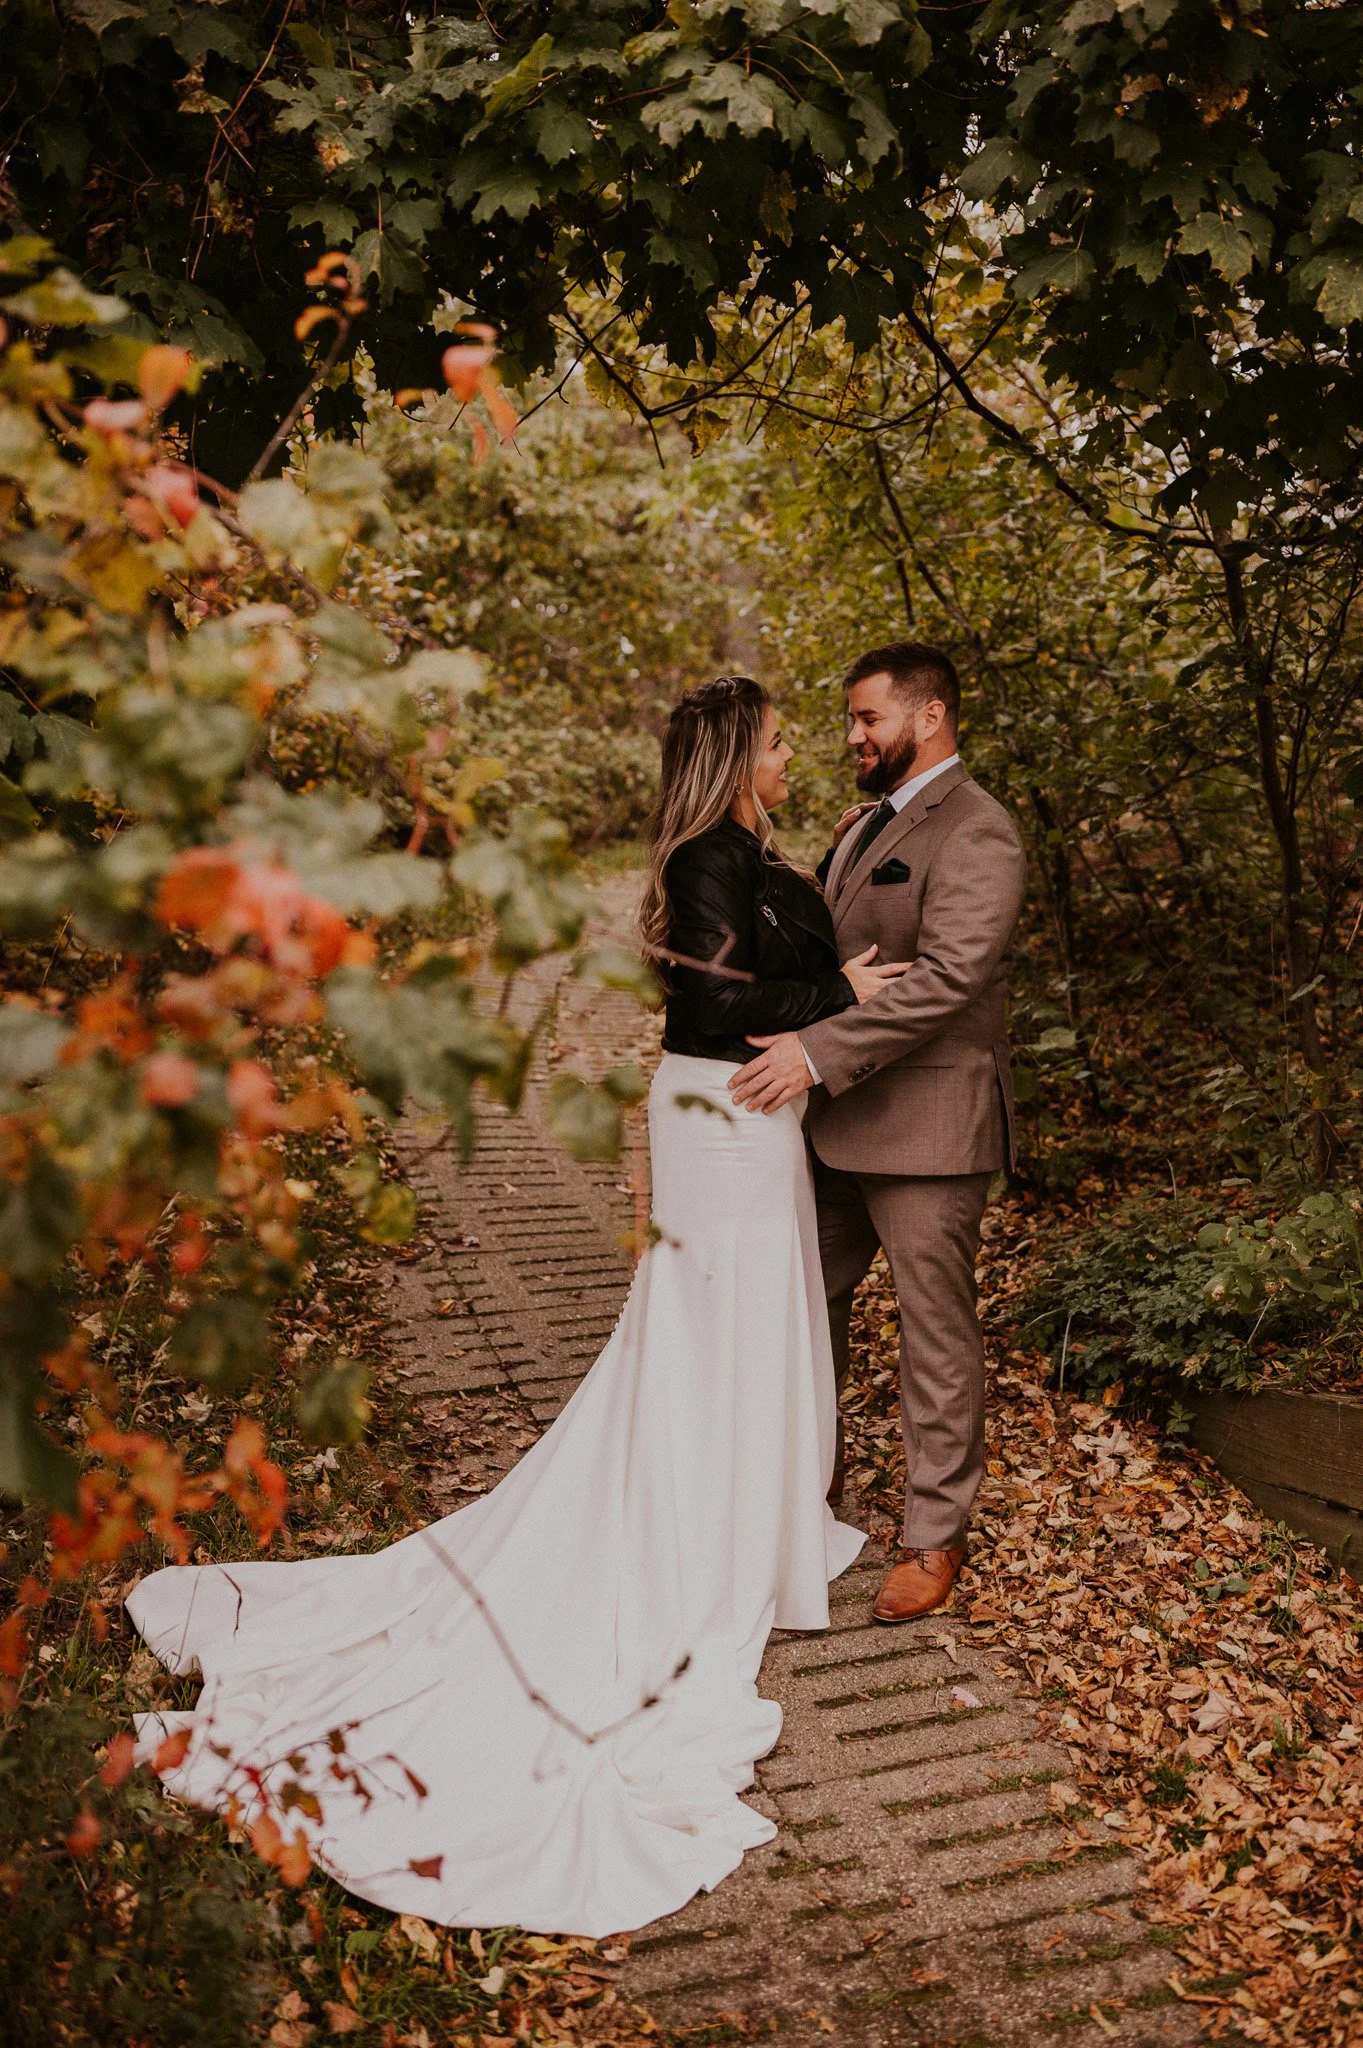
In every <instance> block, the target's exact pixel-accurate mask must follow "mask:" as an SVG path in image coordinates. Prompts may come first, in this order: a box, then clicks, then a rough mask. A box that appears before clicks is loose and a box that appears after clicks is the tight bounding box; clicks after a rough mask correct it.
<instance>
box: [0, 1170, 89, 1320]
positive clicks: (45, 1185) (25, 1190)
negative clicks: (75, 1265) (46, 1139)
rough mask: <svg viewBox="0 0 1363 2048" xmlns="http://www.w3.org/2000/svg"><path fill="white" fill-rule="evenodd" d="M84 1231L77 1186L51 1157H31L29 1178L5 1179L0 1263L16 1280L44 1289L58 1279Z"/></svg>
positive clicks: (0, 1186)
mask: <svg viewBox="0 0 1363 2048" xmlns="http://www.w3.org/2000/svg"><path fill="white" fill-rule="evenodd" d="M80 1230H81V1207H80V1198H79V1196H78V1194H77V1192H76V1183H75V1181H74V1180H73V1179H72V1178H71V1175H70V1174H69V1173H68V1172H67V1171H66V1169H65V1167H63V1166H58V1164H57V1162H56V1161H55V1160H54V1159H53V1158H52V1157H51V1155H50V1153H47V1152H44V1151H41V1150H39V1151H35V1152H33V1153H32V1154H31V1155H30V1157H29V1160H28V1177H27V1179H25V1180H20V1181H9V1180H6V1181H0V1265H3V1266H6V1267H8V1269H9V1271H10V1272H11V1273H12V1274H13V1275H14V1277H15V1279H16V1280H20V1281H22V1282H24V1283H25V1285H27V1286H40V1285H42V1283H43V1282H45V1281H48V1280H51V1279H52V1278H54V1276H55V1275H56V1274H57V1273H58V1272H60V1270H61V1268H62V1266H63V1265H64V1264H65V1261H66V1255H67V1253H68V1251H69V1250H70V1248H71V1246H72V1245H73V1244H74V1243H75V1241H76V1239H77V1238H78V1237H79V1235H80Z"/></svg>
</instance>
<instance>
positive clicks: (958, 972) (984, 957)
mask: <svg viewBox="0 0 1363 2048" xmlns="http://www.w3.org/2000/svg"><path fill="white" fill-rule="evenodd" d="M1026 881H1027V862H1026V856H1025V855H1024V853H1023V851H1022V846H1021V843H1020V841H1019V839H1018V836H1017V833H1016V831H1015V830H1014V829H1013V825H1012V822H1011V820H1010V819H1009V818H1008V816H1007V815H1006V813H1004V812H1002V811H998V812H993V813H989V814H986V815H985V816H984V817H983V818H976V819H973V820H972V821H971V823H970V825H969V826H968V827H966V828H964V829H962V830H959V831H956V832H953V833H952V834H951V835H950V837H949V838H948V839H946V840H945V841H944V842H943V843H942V845H941V846H940V847H939V848H938V850H937V854H936V857H935V859H934V860H933V863H932V870H931V873H930V874H929V876H928V879H927V885H926V887H925V889H924V892H923V908H922V918H921V922H920V924H919V931H918V957H917V958H916V959H915V960H914V961H913V962H912V964H911V965H910V967H909V968H908V970H907V972H906V973H904V974H902V975H901V976H900V977H899V979H898V980H897V981H892V982H889V983H887V985H886V986H885V988H883V989H882V990H881V992H880V994H879V995H877V996H873V997H872V999H871V1001H870V1002H869V1003H859V1004H858V1005H857V1007H856V1008H855V1009H854V1010H852V1009H849V1010H846V1011H844V1013H843V1014H842V1016H840V1017H828V1018H825V1019H824V1021H823V1022H822V1023H819V1024H811V1025H808V1026H806V1028H805V1029H804V1030H802V1031H801V1032H800V1033H799V1034H798V1037H799V1041H800V1045H801V1048H802V1050H803V1051H804V1052H807V1053H808V1056H809V1058H810V1059H811V1060H812V1062H813V1064H814V1066H815V1068H816V1069H817V1071H818V1074H819V1078H820V1079H821V1081H822V1082H823V1085H824V1087H825V1088H827V1090H828V1092H829V1094H830V1095H841V1094H843V1093H844V1092H845V1090H847V1089H848V1088H852V1087H855V1085H856V1084H857V1082H859V1081H865V1080H867V1079H868V1078H869V1076H870V1075H872V1074H875V1073H878V1072H879V1071H880V1069H881V1068H882V1067H888V1066H892V1065H893V1064H894V1062H895V1061H896V1060H901V1059H903V1057H904V1055H905V1054H906V1053H909V1052H912V1051H913V1050H914V1049H915V1047H917V1046H919V1045H922V1044H924V1043H925V1042H926V1041H927V1040H928V1039H930V1038H932V1037H933V1036H934V1035H935V1034H936V1033H937V1032H939V1031H940V1030H941V1029H942V1027H943V1026H944V1025H945V1024H948V1023H949V1022H950V1021H951V1019H952V1018H953V1017H954V1016H956V1015H958V1014H959V1012H960V1011H962V1010H964V1009H967V1008H968V1007H969V1006H970V1004H971V1003H973V1002H974V1001H975V1000H976V998H977V997H978V996H979V995H981V994H982V993H983V991H984V990H985V989H986V988H987V987H988V985H989V981H990V978H991V976H992V975H993V973H994V970H995V969H996V968H997V966H998V964H999V962H1000V960H1001V959H1002V958H1003V956H1004V954H1005V953H1006V952H1007V950H1008V945H1009V942H1010V940H1011V939H1012V936H1013V931H1014V928H1015V926H1016V924H1017V920H1018V913H1019V911H1020V910H1021V908H1022V898H1023V892H1024V890H1025V888H1026Z"/></svg>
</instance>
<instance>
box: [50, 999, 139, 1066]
mask: <svg viewBox="0 0 1363 2048" xmlns="http://www.w3.org/2000/svg"><path fill="white" fill-rule="evenodd" d="M154 1043H155V1040H154V1039H153V1037H152V1034H151V1029H150V1027H149V1025H148V1024H147V1020H146V1018H145V1017H144V1016H143V1015H142V1012H141V1010H140V1009H139V1008H138V1006H137V1004H136V1003H134V1002H133V1001H132V1000H131V999H130V997H129V994H128V985H127V983H126V982H115V983H114V984H113V986H112V987H110V988H106V989H102V990H101V991H100V992H99V994H98V995H92V996H86V997H84V998H83V1000H82V1001H81V1002H79V1003H78V1004H77V1005H76V1035H75V1037H74V1038H73V1039H72V1040H71V1041H70V1043H69V1044H68V1045H67V1046H66V1048H65V1050H64V1052H63V1054H62V1058H63V1060H64V1061H65V1062H66V1063H67V1064H68V1065H69V1064H70V1063H71V1062H73V1061H75V1060H79V1059H83V1058H85V1057H86V1055H87V1054H89V1053H92V1052H94V1051H96V1050H100V1049H102V1050H104V1051H107V1052H111V1053H114V1054H115V1055H116V1056H117V1057H118V1058H119V1059H124V1060H135V1059H140V1058H141V1056H142V1054H143V1053H144V1052H150V1051H151V1049H152V1046H153V1045H154Z"/></svg>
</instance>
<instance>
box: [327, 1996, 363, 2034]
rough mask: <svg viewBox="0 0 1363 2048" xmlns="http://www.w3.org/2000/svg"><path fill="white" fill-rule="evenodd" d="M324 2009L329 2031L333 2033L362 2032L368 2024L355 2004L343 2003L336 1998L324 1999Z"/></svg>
mask: <svg viewBox="0 0 1363 2048" xmlns="http://www.w3.org/2000/svg"><path fill="white" fill-rule="evenodd" d="M322 2011H323V2012H324V2013H325V2014H326V2017H327V2032H328V2033H331V2034H360V2033H363V2031H364V2029H365V2027H366V2026H367V2025H368V2022H367V2021H366V2020H363V2019H361V2018H360V2015H359V2014H358V2013H357V2012H356V2010H355V2008H354V2006H353V2005H341V2004H339V2003H338V2002H337V2000H336V1999H334V1998H324V1999H323V2000H322Z"/></svg>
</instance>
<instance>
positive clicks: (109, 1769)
mask: <svg viewBox="0 0 1363 2048" xmlns="http://www.w3.org/2000/svg"><path fill="white" fill-rule="evenodd" d="M136 1757H137V1744H136V1742H135V1741H134V1740H133V1738H132V1736H131V1735H129V1734H128V1733H127V1732H126V1730H125V1731H123V1732H122V1733H120V1734H118V1735H115V1737H114V1739H113V1741H112V1742H111V1743H110V1744H109V1752H108V1755H107V1756H106V1757H105V1759H104V1762H103V1763H102V1764H101V1765H100V1767H99V1782H100V1784H101V1785H107V1786H108V1787H109V1789H110V1791H112V1790H113V1789H114V1787H115V1786H117V1785H121V1784H122V1783H123V1780H124V1779H125V1778H126V1777H127V1776H128V1774H129V1772H130V1771H131V1770H132V1767H133V1764H134V1762H135V1761H136Z"/></svg>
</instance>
